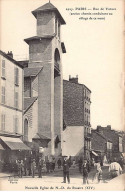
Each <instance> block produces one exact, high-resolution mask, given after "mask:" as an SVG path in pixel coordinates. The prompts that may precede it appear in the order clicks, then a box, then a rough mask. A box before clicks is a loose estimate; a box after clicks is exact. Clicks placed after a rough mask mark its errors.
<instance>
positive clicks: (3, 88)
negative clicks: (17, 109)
mask: <svg viewBox="0 0 125 194" xmlns="http://www.w3.org/2000/svg"><path fill="white" fill-rule="evenodd" d="M1 103H2V104H5V87H4V86H2V91H1Z"/></svg>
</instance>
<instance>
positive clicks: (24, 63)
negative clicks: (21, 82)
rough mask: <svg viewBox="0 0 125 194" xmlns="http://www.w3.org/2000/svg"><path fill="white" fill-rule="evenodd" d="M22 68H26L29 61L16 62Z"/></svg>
mask: <svg viewBox="0 0 125 194" xmlns="http://www.w3.org/2000/svg"><path fill="white" fill-rule="evenodd" d="M18 63H20V64H21V65H22V66H23V67H24V68H26V67H28V63H29V60H22V61H18Z"/></svg>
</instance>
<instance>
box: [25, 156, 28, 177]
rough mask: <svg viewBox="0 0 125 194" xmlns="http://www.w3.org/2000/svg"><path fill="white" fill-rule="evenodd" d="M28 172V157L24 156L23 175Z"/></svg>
mask: <svg viewBox="0 0 125 194" xmlns="http://www.w3.org/2000/svg"><path fill="white" fill-rule="evenodd" d="M27 174H28V159H27V158H26V157H25V158H24V175H25V176H27Z"/></svg>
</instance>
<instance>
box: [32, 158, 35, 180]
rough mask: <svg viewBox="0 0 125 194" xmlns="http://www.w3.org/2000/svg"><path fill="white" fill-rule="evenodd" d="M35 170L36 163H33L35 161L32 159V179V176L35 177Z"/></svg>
mask: <svg viewBox="0 0 125 194" xmlns="http://www.w3.org/2000/svg"><path fill="white" fill-rule="evenodd" d="M35 170H36V162H35V159H33V161H32V163H31V172H32V178H34V176H35Z"/></svg>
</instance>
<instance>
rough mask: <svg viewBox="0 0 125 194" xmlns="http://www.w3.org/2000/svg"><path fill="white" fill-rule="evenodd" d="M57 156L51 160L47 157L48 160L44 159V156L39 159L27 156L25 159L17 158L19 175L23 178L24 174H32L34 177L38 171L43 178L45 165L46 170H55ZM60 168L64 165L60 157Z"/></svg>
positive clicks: (58, 162)
mask: <svg viewBox="0 0 125 194" xmlns="http://www.w3.org/2000/svg"><path fill="white" fill-rule="evenodd" d="M55 163H56V161H55V158H54V157H53V158H52V159H51V160H49V159H47V160H46V161H45V160H43V158H42V157H39V158H38V159H34V158H33V159H31V158H28V157H25V158H24V160H17V161H16V164H17V170H18V176H19V177H20V178H22V176H23V175H24V176H31V175H32V177H33V178H34V176H35V173H36V171H37V172H38V176H39V178H42V169H43V167H44V166H45V168H46V172H47V173H51V172H54V171H55ZM57 165H58V168H59V169H60V168H61V166H62V161H61V159H60V158H59V159H58V161H57Z"/></svg>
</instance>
